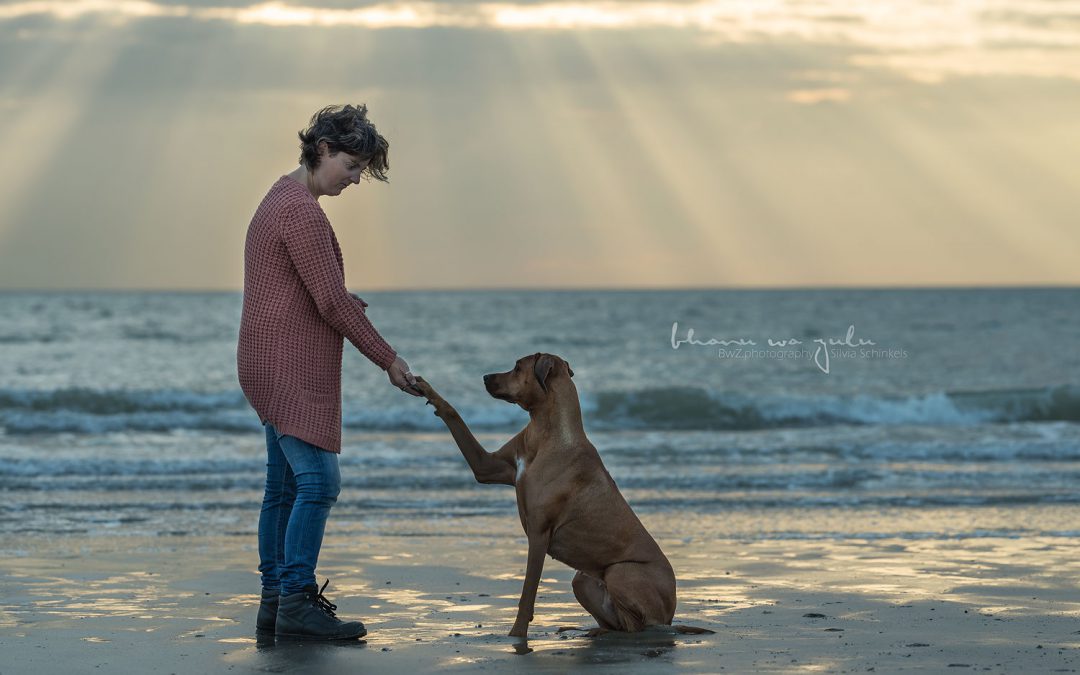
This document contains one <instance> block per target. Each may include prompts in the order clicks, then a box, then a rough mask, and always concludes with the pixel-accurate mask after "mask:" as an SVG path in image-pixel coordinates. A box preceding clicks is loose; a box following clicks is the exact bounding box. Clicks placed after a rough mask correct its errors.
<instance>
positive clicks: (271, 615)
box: [255, 588, 281, 631]
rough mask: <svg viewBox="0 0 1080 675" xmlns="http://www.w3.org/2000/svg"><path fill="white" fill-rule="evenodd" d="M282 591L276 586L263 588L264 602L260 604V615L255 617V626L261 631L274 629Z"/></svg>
mask: <svg viewBox="0 0 1080 675" xmlns="http://www.w3.org/2000/svg"><path fill="white" fill-rule="evenodd" d="M280 594H281V591H280V590H278V589H276V588H273V589H271V588H264V589H262V603H260V604H259V616H258V618H256V619H255V628H256V629H257V630H261V631H273V630H274V625H275V624H276V623H277V608H278V598H279V597H281V596H280Z"/></svg>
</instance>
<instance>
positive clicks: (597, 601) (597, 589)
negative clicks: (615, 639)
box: [572, 571, 621, 630]
mask: <svg viewBox="0 0 1080 675" xmlns="http://www.w3.org/2000/svg"><path fill="white" fill-rule="evenodd" d="M572 585H573V587H574V597H576V598H577V600H578V602H580V603H581V606H582V607H584V608H585V611H587V612H588V613H589V614H591V615H592V617H593V618H594V619H596V623H597V624H599V625H600V628H602V629H605V630H621V629H620V628H619V615H618V613H617V612H616V609H615V603H614V602H612V600H611V594H610V593H608V590H607V586H606V585H605V584H604V582H603V581H600V580H599V579H597V578H596V577H591V576H589V575H588V574H585V573H584V572H580V571H579V572H578V573H577V574H575V575H574V581H573V582H572Z"/></svg>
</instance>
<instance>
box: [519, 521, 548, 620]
mask: <svg viewBox="0 0 1080 675" xmlns="http://www.w3.org/2000/svg"><path fill="white" fill-rule="evenodd" d="M550 538H551V532H550V531H549V530H545V531H544V532H542V533H539V534H530V535H529V561H528V562H527V563H526V564H525V585H524V586H523V587H522V589H521V600H520V601H519V602H518V614H517V620H516V621H514V627H513V628H511V629H510V635H511V636H513V637H528V634H529V622H530V621H532V620H533V609H534V608H535V607H536V589H537V588H538V587H539V586H540V575H541V573H543V571H544V556H546V555H547V551H548V541H549V539H550Z"/></svg>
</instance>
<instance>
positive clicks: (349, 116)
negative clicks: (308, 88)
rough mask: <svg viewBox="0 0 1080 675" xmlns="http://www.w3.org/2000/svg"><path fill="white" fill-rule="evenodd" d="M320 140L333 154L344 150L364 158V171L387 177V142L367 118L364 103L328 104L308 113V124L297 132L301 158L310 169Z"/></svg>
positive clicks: (317, 160) (317, 158) (382, 178)
mask: <svg viewBox="0 0 1080 675" xmlns="http://www.w3.org/2000/svg"><path fill="white" fill-rule="evenodd" d="M319 141H326V145H327V147H328V148H329V150H330V154H332V155H336V154H337V153H339V152H346V153H348V154H350V155H356V156H357V157H359V158H360V159H361V160H367V162H368V165H367V167H366V168H365V169H364V174H366V175H368V176H371V177H372V178H375V179H376V180H381V181H383V182H384V183H385V182H386V181H387V180H388V179H387V177H386V172H387V171H389V170H390V160H389V158H388V157H387V153H388V152H389V150H390V143H389V142H387V140H386V139H385V138H383V137H382V135H381V134H380V133H379V132H378V131H376V130H375V125H374V124H372V123H371V120H369V119H368V118H367V106H366V105H363V104H360V105H358V106H354V105H344V106H340V105H329V106H326V107H325V108H323V109H322V110H320V111H319V112H317V113H315V114H314V115H312V116H311V122H310V123H309V124H308V128H307V129H304V130H303V131H301V132H300V161H301V162H302V163H303V164H304V165H305V166H307V168H308V170H309V171H314V170H315V168H316V167H318V166H319V161H320V160H319Z"/></svg>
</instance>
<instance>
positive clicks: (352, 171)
mask: <svg viewBox="0 0 1080 675" xmlns="http://www.w3.org/2000/svg"><path fill="white" fill-rule="evenodd" d="M319 157H320V161H319V166H318V167H316V169H315V174H314V178H315V184H316V186H318V189H319V193H320V194H324V195H330V196H331V197H333V196H336V195H339V194H341V191H342V190H344V189H345V188H347V187H348V186H349V185H351V184H353V183H359V182H360V174H361V173H363V172H364V169H365V168H366V167H367V165H368V163H367V161H365V160H361V159H358V158H357V157H356V155H350V154H349V153H347V152H339V153H337V154H336V155H331V154H330V153H329V151H328V149H327V147H326V144H325V143H320V144H319Z"/></svg>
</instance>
